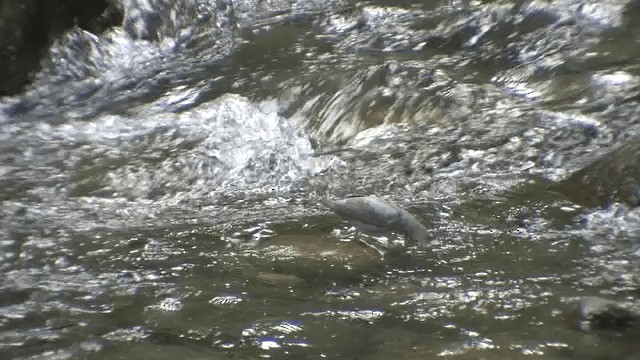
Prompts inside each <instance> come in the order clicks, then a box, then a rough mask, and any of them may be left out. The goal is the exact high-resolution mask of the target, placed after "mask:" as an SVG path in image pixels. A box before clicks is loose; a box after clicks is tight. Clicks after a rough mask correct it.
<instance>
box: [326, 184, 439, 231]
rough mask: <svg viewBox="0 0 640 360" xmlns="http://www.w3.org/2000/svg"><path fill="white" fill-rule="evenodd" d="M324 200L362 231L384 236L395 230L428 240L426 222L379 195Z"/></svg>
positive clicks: (334, 210)
mask: <svg viewBox="0 0 640 360" xmlns="http://www.w3.org/2000/svg"><path fill="white" fill-rule="evenodd" d="M323 202H324V204H325V205H326V206H328V207H329V208H330V209H331V210H333V212H335V213H336V214H338V215H339V216H340V217H342V218H343V219H344V220H346V221H347V222H348V223H349V224H350V225H351V226H353V227H355V228H356V229H358V230H360V231H362V232H363V233H366V234H370V235H382V234H385V233H389V232H396V233H400V234H403V235H406V236H407V237H409V239H411V240H412V241H413V242H417V243H426V242H427V238H428V234H427V228H426V227H425V226H424V225H422V224H421V223H420V222H419V221H418V220H417V219H416V218H415V217H414V216H413V215H411V214H410V213H409V212H408V211H406V210H404V209H402V208H400V207H399V206H397V205H395V204H392V203H390V202H388V201H386V200H383V199H381V198H379V197H377V196H373V195H370V196H359V197H351V198H346V199H341V200H329V199H325V200H324V201H323Z"/></svg>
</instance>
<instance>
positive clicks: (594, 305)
mask: <svg viewBox="0 0 640 360" xmlns="http://www.w3.org/2000/svg"><path fill="white" fill-rule="evenodd" d="M639 318H640V309H638V308H636V307H633V306H632V305H630V304H627V303H623V302H617V301H614V300H608V299H603V298H600V297H595V296H589V297H585V298H583V299H582V300H581V301H580V328H581V329H582V330H585V331H588V330H623V329H626V328H628V327H630V326H631V325H633V324H634V322H636V321H637V320H638V319H639Z"/></svg>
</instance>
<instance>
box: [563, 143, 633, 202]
mask: <svg viewBox="0 0 640 360" xmlns="http://www.w3.org/2000/svg"><path fill="white" fill-rule="evenodd" d="M638 155H640V139H638V138H636V139H634V140H632V141H630V142H629V143H628V144H627V145H624V146H622V147H620V148H618V149H616V150H614V151H612V152H610V153H608V154H606V155H603V156H601V157H600V158H598V159H597V160H595V161H594V162H593V163H591V164H590V165H588V166H586V167H585V168H583V169H581V170H579V171H577V172H575V173H574V174H573V175H571V176H570V177H568V178H567V179H565V180H563V181H561V182H560V183H559V184H558V185H557V186H556V187H555V189H556V190H558V191H559V192H561V193H562V194H563V195H565V196H566V197H567V198H569V199H570V200H572V201H574V202H576V203H577V204H579V205H582V206H586V207H597V206H600V207H604V206H607V204H608V203H610V202H611V201H617V202H620V203H625V204H628V205H631V206H636V205H640V156H638Z"/></svg>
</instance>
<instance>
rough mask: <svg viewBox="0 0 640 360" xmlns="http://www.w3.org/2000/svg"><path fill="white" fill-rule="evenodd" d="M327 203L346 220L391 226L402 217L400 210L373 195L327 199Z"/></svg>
mask: <svg viewBox="0 0 640 360" xmlns="http://www.w3.org/2000/svg"><path fill="white" fill-rule="evenodd" d="M327 205H329V207H330V208H331V209H332V210H333V211H334V212H335V213H336V214H338V215H340V216H341V217H343V218H345V219H346V220H356V221H360V222H362V223H365V224H371V225H374V226H379V227H386V228H389V227H392V226H395V224H397V223H398V222H399V221H400V219H401V217H402V210H401V209H400V208H398V207H397V206H395V205H393V204H390V203H388V202H387V201H385V200H382V199H380V198H378V197H375V196H365V197H357V198H348V199H342V200H336V201H329V202H327Z"/></svg>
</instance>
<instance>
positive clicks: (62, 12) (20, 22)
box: [0, 0, 122, 96]
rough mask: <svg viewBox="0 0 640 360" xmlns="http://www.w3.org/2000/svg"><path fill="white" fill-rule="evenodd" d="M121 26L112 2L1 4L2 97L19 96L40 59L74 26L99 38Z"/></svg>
mask: <svg viewBox="0 0 640 360" xmlns="http://www.w3.org/2000/svg"><path fill="white" fill-rule="evenodd" d="M121 22H122V13H121V12H120V10H118V8H117V7H116V6H115V1H111V0H96V1H82V0H51V1H38V0H3V1H2V2H0V54H1V55H2V56H0V78H1V79H2V81H0V96H3V95H11V94H15V93H18V92H20V91H21V90H22V89H23V88H24V86H25V85H26V84H27V83H28V82H29V76H30V74H31V73H32V72H33V71H34V70H36V69H37V68H38V64H39V62H40V59H41V58H42V56H43V55H44V54H45V53H46V51H47V46H48V45H49V44H51V42H53V41H54V40H55V39H56V38H57V37H58V36H59V35H60V34H61V33H62V32H64V31H65V30H67V29H70V28H71V27H73V26H74V25H77V26H79V27H80V28H82V29H85V30H87V31H90V32H92V33H95V34H99V33H100V32H102V31H104V30H105V29H106V28H108V27H110V26H113V25H117V24H119V23H121Z"/></svg>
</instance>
